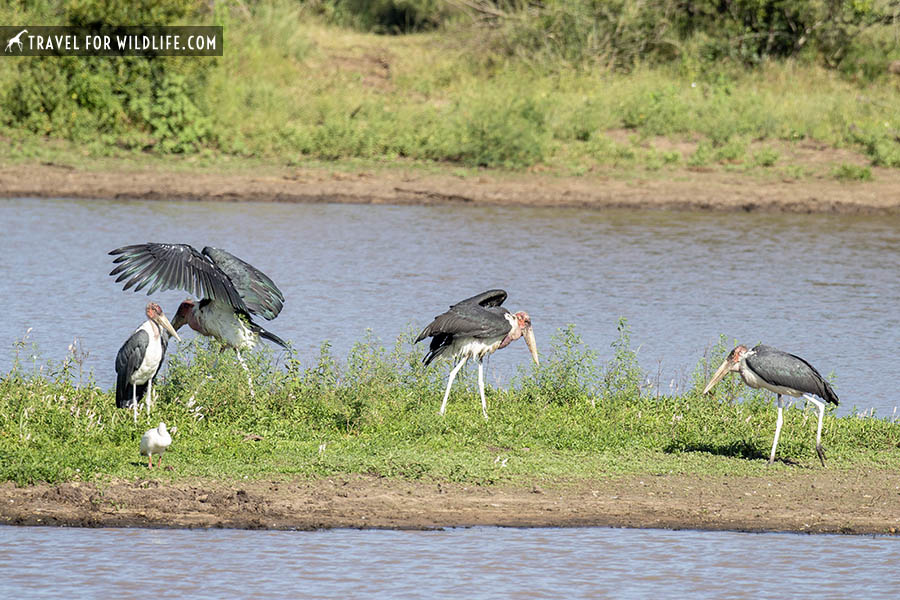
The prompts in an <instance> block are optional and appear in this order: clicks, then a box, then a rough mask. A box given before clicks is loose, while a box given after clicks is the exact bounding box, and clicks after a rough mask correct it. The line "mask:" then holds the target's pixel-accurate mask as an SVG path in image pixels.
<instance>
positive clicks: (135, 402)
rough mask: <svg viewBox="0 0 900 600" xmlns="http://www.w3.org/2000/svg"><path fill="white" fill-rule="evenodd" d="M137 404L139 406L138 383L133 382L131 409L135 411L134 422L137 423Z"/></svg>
mask: <svg viewBox="0 0 900 600" xmlns="http://www.w3.org/2000/svg"><path fill="white" fill-rule="evenodd" d="M137 406H138V399H137V384H136V383H132V384H131V409H132V410H133V411H134V422H135V423H137Z"/></svg>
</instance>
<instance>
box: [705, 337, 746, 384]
mask: <svg viewBox="0 0 900 600" xmlns="http://www.w3.org/2000/svg"><path fill="white" fill-rule="evenodd" d="M748 352H750V351H749V350H747V346H736V347H735V349H734V350H732V351H731V352H729V353H728V356H726V357H725V360H723V361H722V364H721V365H719V368H718V369H717V370H716V372H715V374H714V375H713V376H712V379H710V380H709V383H707V384H706V387H705V388H703V393H704V394H706V393H708V392H709V391H710V390H711V389H713V386H714V385H716V384H717V383H718V382H719V381H720V380H721V379H722V378H723V377H725V376H726V375H728V374H729V373H731V372H733V371H740V370H741V359H742V358H744V356H746V355H747V353H748Z"/></svg>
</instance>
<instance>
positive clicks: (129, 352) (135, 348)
mask: <svg viewBox="0 0 900 600" xmlns="http://www.w3.org/2000/svg"><path fill="white" fill-rule="evenodd" d="M149 343H150V336H149V335H147V332H146V331H143V330H140V329H139V330H138V331H135V332H134V333H132V334H131V337H129V338H128V339H127V340H125V343H124V344H122V347H121V348H119V353H118V354H116V407H118V408H126V407H128V406H131V403H132V399H133V398H132V391H131V384H130V383H129V382H128V380H129V379H130V378H131V375H132V374H133V373H134V372H135V371H137V369H138V367H140V366H141V362H142V361H143V360H144V353H145V352H146V351H147V346H148V344H149ZM144 389H146V386H138V389H137V394H138V397H137V399H138V401H140V400H141V398H142V397H143V396H144Z"/></svg>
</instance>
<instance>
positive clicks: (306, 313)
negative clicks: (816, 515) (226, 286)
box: [0, 199, 900, 416]
mask: <svg viewBox="0 0 900 600" xmlns="http://www.w3.org/2000/svg"><path fill="white" fill-rule="evenodd" d="M0 222H2V223H3V230H4V231H3V234H2V236H0V256H2V260H0V299H2V305H3V309H4V317H3V319H0V344H2V346H3V348H4V350H0V372H6V371H8V369H9V368H10V367H11V365H12V362H13V356H14V353H13V350H12V346H13V343H14V342H15V341H16V340H19V339H22V337H23V335H24V334H25V332H26V330H29V329H30V333H29V334H28V338H27V344H26V349H25V350H26V351H25V352H23V353H22V356H21V357H20V360H22V362H24V363H25V364H26V366H30V364H31V363H30V362H29V357H30V356H32V355H35V354H37V355H39V356H40V357H41V359H40V360H39V361H38V364H41V363H43V362H45V361H46V360H47V359H50V360H53V361H60V360H62V359H63V358H64V356H65V355H66V353H67V348H68V346H69V345H70V344H71V343H72V341H73V339H74V338H76V337H77V338H78V340H79V343H80V345H81V348H82V349H83V350H84V351H86V352H88V356H87V359H86V360H85V362H84V365H85V369H86V370H89V371H93V374H94V377H95V379H96V381H97V382H98V383H99V384H100V385H102V386H104V387H109V386H111V385H112V383H113V381H114V370H113V362H114V358H115V354H116V351H117V350H118V348H119V346H120V345H121V344H122V342H123V341H124V340H125V339H126V338H127V337H128V335H130V333H131V332H132V331H133V330H134V329H135V328H136V327H137V326H138V325H139V324H140V323H141V322H142V321H143V320H144V318H145V317H144V315H143V307H144V305H145V303H146V301H147V296H146V295H145V294H143V293H141V294H134V293H131V292H127V293H124V292H122V290H121V286H120V285H118V284H115V282H114V280H113V278H111V277H109V276H108V275H107V274H108V272H109V271H110V269H111V268H112V263H111V257H109V256H107V252H108V251H109V250H111V249H112V248H116V247H118V246H122V245H126V244H131V243H139V242H145V241H169V242H184V243H190V244H192V245H194V246H195V247H197V248H198V249H200V248H202V247H203V246H204V245H212V246H217V247H221V248H225V249H227V250H229V251H231V252H232V253H234V254H236V255H238V256H240V257H242V258H244V259H245V260H247V261H248V262H250V263H251V264H253V265H255V266H257V267H258V268H260V269H261V270H263V271H264V272H266V273H267V274H268V275H269V276H270V277H272V279H274V281H275V282H276V283H277V284H278V285H279V286H280V288H281V289H282V291H283V292H284V295H285V297H286V299H287V300H286V303H285V307H284V310H283V312H282V313H281V315H280V316H279V317H278V318H277V319H276V320H275V321H272V322H271V323H268V324H267V327H268V328H269V329H271V330H272V331H273V332H275V333H277V334H278V335H280V336H281V337H283V338H285V339H290V340H292V341H293V343H294V345H295V347H296V348H297V349H298V351H299V354H300V357H301V359H303V360H306V361H311V360H313V359H314V357H315V356H316V355H317V353H318V348H319V346H320V345H321V343H322V342H323V341H324V340H330V341H331V342H332V344H333V347H334V349H335V351H336V353H337V355H338V356H345V355H346V352H347V350H348V349H349V348H350V347H351V345H352V344H353V343H354V342H356V341H358V340H360V339H361V338H362V337H363V335H364V332H365V330H366V329H367V328H371V329H372V330H373V332H374V334H375V335H376V336H377V337H379V338H380V339H381V340H382V341H383V342H384V343H386V344H389V345H390V344H392V343H393V340H394V339H395V338H396V336H397V334H398V333H400V332H402V331H404V330H406V329H407V328H410V327H413V328H415V329H418V328H421V327H422V326H424V325H425V324H427V323H428V322H429V321H430V320H431V318H432V317H433V316H434V315H436V314H438V313H440V312H443V310H445V309H446V307H447V306H448V305H449V304H450V303H452V302H454V301H456V300H460V299H462V298H464V297H467V296H469V295H472V294H474V293H477V292H480V291H482V290H484V289H487V288H492V287H503V288H505V289H506V290H507V291H508V292H509V300H508V301H507V303H506V304H507V306H508V307H509V308H511V309H512V310H527V311H528V312H529V313H530V314H531V317H532V320H533V322H534V327H535V332H536V335H537V338H538V346H539V348H542V349H543V350H547V349H548V348H549V338H550V336H551V335H552V334H553V333H554V332H555V331H556V330H557V328H559V327H563V326H565V325H566V324H568V323H574V324H575V325H576V331H577V332H578V333H580V334H581V335H582V336H583V339H584V341H585V342H586V343H587V344H588V345H589V346H591V347H592V348H594V349H595V350H597V351H599V354H600V361H601V362H605V361H606V360H608V359H609V358H611V356H612V351H611V349H610V343H611V342H612V341H613V340H614V339H615V338H616V335H617V332H616V323H617V321H618V319H619V317H625V318H627V319H628V322H629V325H630V326H631V332H632V345H633V346H634V347H636V348H639V354H638V356H639V359H640V361H641V364H642V366H643V367H644V369H645V370H646V371H647V373H648V378H649V380H650V381H651V382H652V383H654V384H657V385H658V386H659V388H660V390H661V391H662V392H664V393H666V392H669V391H675V392H677V391H679V390H681V389H683V388H684V386H685V385H687V384H689V383H690V380H691V374H692V372H693V370H694V368H695V366H696V365H697V364H698V362H699V360H700V359H701V358H702V357H703V355H704V352H706V351H707V350H708V349H709V348H710V347H711V346H712V345H714V344H715V343H716V342H717V341H718V339H719V335H720V334H724V335H726V336H727V338H728V341H729V345H731V343H732V341H734V340H738V341H740V342H741V343H743V344H745V345H753V344H756V343H759V342H764V343H766V344H770V345H773V346H776V347H778V348H781V349H784V350H788V351H790V352H793V353H795V354H798V355H800V356H802V357H804V358H806V359H807V360H808V361H809V362H811V363H812V364H813V365H815V366H816V367H817V368H818V369H819V370H820V371H821V372H822V373H823V374H824V375H826V376H828V375H829V374H832V373H833V374H834V375H835V376H836V380H835V387H836V390H837V392H838V394H839V396H840V397H841V401H842V406H841V407H840V408H839V409H838V414H847V413H848V412H849V411H851V409H853V408H854V406H855V407H857V412H858V411H859V410H865V409H872V408H874V409H875V410H876V414H878V415H882V416H891V415H892V413H893V411H894V409H895V407H896V406H897V405H898V404H900V402H898V396H897V391H896V389H895V386H894V385H893V373H895V372H896V368H895V362H896V361H895V360H894V356H893V344H894V343H896V337H897V332H898V331H900V329H898V325H900V303H898V302H897V299H898V297H900V278H898V277H897V266H898V258H900V218H897V217H884V216H879V217H851V216H834V215H789V214H765V213H759V214H756V213H750V214H743V213H741V214H739V213H722V214H718V213H696V212H667V211H643V212H642V211H588V210H576V209H566V210H551V209H527V208H501V207H471V206H442V207H416V206H402V207H392V206H359V205H310V204H281V203H213V202H159V201H107V200H68V199H57V200H53V199H50V200H38V199H11V200H0ZM185 297H186V294H185V293H184V292H180V291H169V292H165V293H159V294H156V295H155V296H154V298H156V299H157V300H158V301H159V302H160V303H161V304H162V305H163V308H164V309H165V310H166V311H167V314H169V316H170V317H171V316H172V315H173V313H174V311H175V309H176V307H177V305H178V303H179V302H180V301H181V300H182V299H184V298H185ZM189 335H192V334H189ZM32 345H36V347H37V352H33V351H32ZM424 352H425V348H424V346H423V348H422V353H423V354H424ZM527 361H528V353H527V350H526V348H525V345H524V344H523V343H516V344H514V345H513V346H511V347H510V348H509V349H506V350H503V351H501V352H498V353H497V354H496V355H494V357H492V360H491V364H490V366H489V369H488V373H487V377H488V381H489V382H492V383H494V384H503V383H505V382H506V381H508V375H509V374H510V373H512V372H513V371H514V367H515V365H516V364H519V363H522V362H527ZM472 408H473V409H475V406H473V407H472Z"/></svg>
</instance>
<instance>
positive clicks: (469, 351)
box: [453, 338, 503, 360]
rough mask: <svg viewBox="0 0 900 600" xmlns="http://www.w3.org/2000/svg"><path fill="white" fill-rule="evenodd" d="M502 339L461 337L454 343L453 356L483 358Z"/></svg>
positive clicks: (496, 346) (497, 345)
mask: <svg viewBox="0 0 900 600" xmlns="http://www.w3.org/2000/svg"><path fill="white" fill-rule="evenodd" d="M502 341H503V340H502V339H501V340H493V341H492V340H479V339H475V338H463V339H461V340H459V341H458V342H457V343H455V344H454V346H455V348H454V349H453V350H454V352H453V356H455V357H459V358H461V357H463V356H468V357H469V358H473V359H476V360H480V359H482V358H484V356H485V355H488V354H491V353H493V352H494V351H495V350H497V348H499V347H500V342H502Z"/></svg>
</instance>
